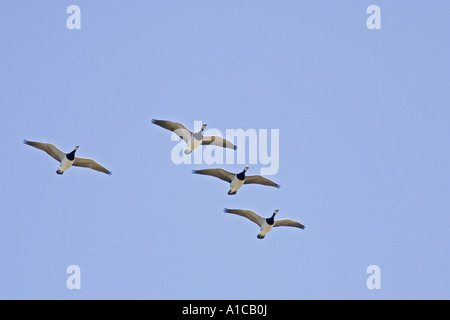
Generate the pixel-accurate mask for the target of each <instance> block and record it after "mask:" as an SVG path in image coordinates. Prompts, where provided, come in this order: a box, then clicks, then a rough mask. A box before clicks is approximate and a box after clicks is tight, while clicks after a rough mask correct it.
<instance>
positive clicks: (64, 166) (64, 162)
mask: <svg viewBox="0 0 450 320" xmlns="http://www.w3.org/2000/svg"><path fill="white" fill-rule="evenodd" d="M72 165H73V161H70V160H69V159H67V158H64V159H63V160H62V161H61V165H60V166H59V169H58V171H56V173H57V174H63V173H64V172H65V171H66V170H67V169H69V168H70V167H71V166H72Z"/></svg>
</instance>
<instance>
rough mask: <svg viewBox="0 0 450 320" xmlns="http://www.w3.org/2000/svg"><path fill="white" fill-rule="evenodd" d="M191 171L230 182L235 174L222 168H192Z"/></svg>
mask: <svg viewBox="0 0 450 320" xmlns="http://www.w3.org/2000/svg"><path fill="white" fill-rule="evenodd" d="M192 173H195V174H204V175H208V176H213V177H216V178H219V179H222V180H223V181H227V182H230V183H231V181H232V180H233V179H234V176H235V174H234V173H231V172H228V171H227V170H223V169H204V170H193V171H192Z"/></svg>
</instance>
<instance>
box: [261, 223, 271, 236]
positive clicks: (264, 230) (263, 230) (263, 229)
mask: <svg viewBox="0 0 450 320" xmlns="http://www.w3.org/2000/svg"><path fill="white" fill-rule="evenodd" d="M272 228H273V226H271V225H270V224H268V223H267V222H264V223H263V225H262V226H261V230H260V231H259V234H258V239H264V237H265V236H266V234H268V233H269V231H270V230H272Z"/></svg>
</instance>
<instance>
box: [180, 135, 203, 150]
mask: <svg viewBox="0 0 450 320" xmlns="http://www.w3.org/2000/svg"><path fill="white" fill-rule="evenodd" d="M201 144H202V140H197V139H195V138H194V137H192V138H191V139H190V140H189V142H188V143H187V147H186V150H184V153H185V154H190V153H191V152H192V151H194V150H195V149H196V148H198V147H199V146H201Z"/></svg>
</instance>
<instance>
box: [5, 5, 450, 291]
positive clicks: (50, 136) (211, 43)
mask: <svg viewBox="0 0 450 320" xmlns="http://www.w3.org/2000/svg"><path fill="white" fill-rule="evenodd" d="M71 4H76V5H78V6H80V8H81V30H68V29H67V27H66V19H67V17H68V16H69V15H68V14H66V8H67V7H68V6H69V5H71ZM372 4H377V5H379V6H380V8H381V17H382V21H381V27H382V28H381V30H368V29H367V27H366V19H367V17H368V16H369V15H368V14H367V13H366V9H367V7H368V6H369V5H372ZM448 12H450V4H449V3H448V1H435V2H433V3H432V4H431V3H429V2H428V1H423V0H420V1H414V2H411V1H395V2H393V1H350V0H347V1H308V2H306V1H301V2H300V1H283V3H281V4H280V3H278V2H275V1H253V0H251V1H245V2H242V1H226V2H217V1H215V2H211V1H170V2H168V1H164V2H163V1H133V2H131V3H129V2H124V1H111V0H110V1H95V2H92V1H82V0H76V1H40V2H36V1H4V2H2V3H1V4H0V38H1V39H2V50H1V59H0V70H1V72H0V88H1V92H2V93H1V95H0V105H1V109H0V133H1V134H0V142H1V146H2V157H0V168H1V169H0V170H1V175H2V181H3V183H2V184H1V185H2V187H1V192H0V200H1V201H0V207H1V210H0V211H1V214H0V257H1V258H0V259H1V264H0V298H1V299H17V298H18V299H436V298H437V299H449V298H450V291H449V290H448V285H449V284H450V275H449V272H448V270H449V269H450V259H449V255H448V252H449V249H450V247H449V246H450V237H449V235H448V229H449V225H450V215H449V212H450V202H449V192H450V184H449V178H450V170H449V163H450V149H449V147H448V143H449V138H450V130H449V122H450V109H449V105H448V102H449V98H450V96H449V95H450V93H449V88H450V80H449V79H450V78H449V76H448V75H449V71H450V62H449V56H450V38H449V36H448V35H449V31H450V29H449V28H450V27H449V24H448V21H449V16H448ZM152 118H156V119H168V120H174V121H180V122H183V123H185V124H186V126H188V127H192V126H193V123H194V121H195V120H202V121H204V122H205V123H207V124H208V125H209V127H211V128H217V129H220V130H225V129H227V128H230V129H234V128H243V129H248V128H254V129H269V130H270V129H279V130H280V170H279V172H278V174H277V175H275V176H272V177H271V179H273V180H274V181H276V182H278V183H280V184H281V185H282V188H281V189H280V190H277V189H274V188H267V187H260V186H247V188H243V189H242V190H240V191H239V192H238V195H236V196H233V197H231V196H228V195H227V194H226V193H227V191H228V189H227V185H226V184H225V183H224V182H222V181H219V180H216V179H213V178H208V177H203V176H193V175H192V174H191V171H192V170H193V169H200V168H205V167H209V166H206V165H203V166H202V165H180V166H176V165H174V164H173V163H172V161H171V158H170V154H171V150H172V148H173V146H174V145H175V144H176V142H172V141H170V133H169V132H168V131H165V130H163V129H162V128H159V127H157V126H154V125H152V124H151V123H150V121H151V119H152ZM23 139H28V140H32V141H33V140H34V141H43V142H51V143H53V144H55V145H57V146H58V147H59V148H60V149H62V150H64V151H66V152H69V151H72V150H73V148H74V147H75V146H76V145H79V146H80V149H79V151H78V153H77V155H78V156H80V157H89V158H94V159H95V160H97V161H98V162H100V163H101V164H103V165H104V166H105V167H106V168H108V169H109V170H111V171H112V172H113V175H112V176H111V177H108V176H106V175H103V174H101V173H97V172H95V171H91V170H87V169H82V168H71V169H70V170H69V171H67V172H66V173H65V174H64V175H63V176H57V175H56V174H55V171H56V169H57V168H58V164H57V163H56V162H55V161H54V160H52V159H51V158H50V157H48V156H47V155H45V154H44V153H43V152H41V151H38V150H36V149H33V148H30V147H27V146H25V145H23V144H22V140H23ZM221 167H224V168H226V169H228V170H230V171H240V170H242V169H243V165H228V166H226V165H224V166H221ZM250 170H251V171H252V170H253V172H254V173H255V172H257V171H259V167H258V165H253V166H252V167H251V169H250ZM251 171H250V172H251ZM225 207H227V208H242V209H251V210H254V211H256V212H258V213H259V214H261V215H263V216H269V215H270V214H271V213H272V212H273V210H275V209H279V210H280V212H279V214H278V216H279V218H291V219H295V220H298V221H300V222H301V223H303V224H305V225H306V230H304V231H303V230H296V229H291V228H287V229H281V228H278V229H276V230H273V231H272V232H271V233H270V234H269V235H268V236H267V237H266V239H264V240H262V241H261V240H258V239H257V238H256V235H257V233H258V227H257V226H256V225H253V224H252V223H251V222H249V221H245V220H244V219H243V218H241V217H237V216H229V215H226V214H224V213H223V212H222V211H223V208H225ZM69 265H78V266H80V268H81V274H82V275H81V283H82V289H81V290H79V291H77V290H73V291H71V290H68V289H67V287H66V279H67V277H68V275H67V274H66V273H65V271H66V268H67V267H68V266H69ZM370 265H378V266H380V268H381V286H382V289H381V290H375V291H371V290H368V289H367V287H366V279H367V278H368V276H369V275H368V274H366V269H367V267H368V266H370Z"/></svg>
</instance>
